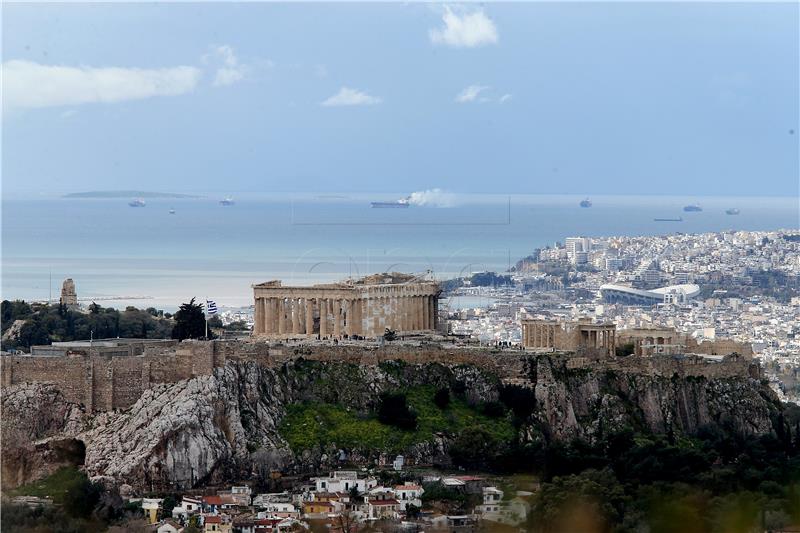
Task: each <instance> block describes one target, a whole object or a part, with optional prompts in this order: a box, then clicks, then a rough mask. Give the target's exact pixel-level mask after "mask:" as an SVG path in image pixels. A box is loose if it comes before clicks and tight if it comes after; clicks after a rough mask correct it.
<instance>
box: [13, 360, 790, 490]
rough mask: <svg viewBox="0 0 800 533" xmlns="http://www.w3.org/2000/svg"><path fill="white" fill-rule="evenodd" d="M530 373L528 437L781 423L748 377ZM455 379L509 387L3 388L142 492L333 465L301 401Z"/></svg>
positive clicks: (355, 369) (432, 378)
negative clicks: (296, 436)
mask: <svg viewBox="0 0 800 533" xmlns="http://www.w3.org/2000/svg"><path fill="white" fill-rule="evenodd" d="M520 377H521V378H522V379H521V380H519V384H520V385H518V386H524V388H526V389H527V390H528V391H531V392H532V394H529V397H530V402H531V404H532V405H531V412H532V414H531V415H530V418H529V419H528V420H527V421H526V423H525V424H524V425H523V427H522V431H521V435H522V436H523V437H522V438H523V439H547V440H569V439H572V438H581V439H585V440H588V441H593V440H594V439H597V438H598V437H600V436H602V435H604V434H605V433H607V432H609V431H614V430H616V429H620V428H622V427H626V426H628V427H633V428H635V429H638V430H641V431H652V432H655V433H664V432H667V431H673V432H676V433H685V434H692V433H694V432H696V431H697V430H698V429H699V428H701V427H702V426H705V425H724V426H725V427H726V428H729V429H731V430H733V431H736V432H738V433H742V434H765V433H770V432H772V431H773V422H772V420H773V418H774V417H775V416H776V414H777V413H778V411H779V410H780V404H779V402H778V401H777V398H776V397H775V396H774V394H773V393H772V392H771V391H770V390H769V389H768V387H766V386H762V385H761V384H760V383H759V382H758V381H756V380H752V379H750V378H745V377H737V378H724V379H713V380H709V379H706V378H695V377H680V378H679V377H677V376H652V375H643V374H635V373H627V372H625V373H623V372H612V371H604V372H601V371H597V370H594V371H592V370H586V369H580V370H568V369H567V368H566V366H565V364H564V360H562V359H559V358H557V357H546V356H540V357H538V358H531V359H529V360H527V364H526V371H525V375H524V376H520ZM455 383H460V384H463V385H464V386H465V396H466V398H467V399H468V400H471V401H475V402H480V401H487V400H496V399H497V398H498V396H499V393H500V390H501V387H503V385H502V383H501V381H500V380H499V379H498V378H497V377H496V376H494V375H492V374H490V373H487V372H486V371H484V370H480V369H478V368H476V367H471V366H467V365H441V364H428V365H414V364H408V363H397V364H395V363H382V364H379V365H355V364H346V363H333V362H324V363H323V362H311V361H304V360H302V359H300V360H294V361H290V362H288V363H285V364H283V365H280V366H277V367H274V368H273V367H263V366H259V365H257V364H255V363H252V362H228V363H227V364H226V365H225V366H224V367H222V368H218V369H216V370H215V372H214V375H212V376H205V377H198V378H194V379H191V380H185V381H181V382H178V383H174V384H169V385H158V386H155V387H153V388H151V389H149V390H147V391H146V392H145V393H144V394H143V395H142V397H141V398H140V399H139V400H138V401H137V402H136V403H135V404H134V405H133V406H132V407H131V408H130V409H128V410H126V411H124V412H116V413H114V412H109V413H101V414H95V415H93V416H86V415H84V414H83V412H82V410H81V409H79V408H78V407H77V406H74V405H71V404H68V403H66V402H64V401H63V399H61V400H59V399H58V397H57V395H58V393H57V392H53V391H52V389H48V388H46V387H45V388H40V389H36V390H34V389H31V388H25V387H29V386H14V387H11V388H9V389H7V390H4V391H3V428H4V431H5V428H6V427H7V426H6V424H11V427H15V428H20V431H27V433H25V435H27V438H29V439H31V440H35V439H39V438H42V437H47V436H52V435H58V436H59V438H70V437H74V438H75V439H79V440H80V441H81V442H83V443H85V464H86V469H87V471H88V473H89V474H90V475H92V476H105V477H110V478H113V479H114V480H115V481H116V482H118V483H127V484H130V485H132V486H134V487H135V488H137V489H139V490H149V489H152V488H155V489H164V488H172V489H180V488H186V487H189V486H192V485H199V484H204V483H210V482H215V481H224V480H234V479H246V478H248V477H250V476H251V475H252V473H253V472H254V470H257V469H260V468H280V469H283V470H290V471H311V470H313V469H316V468H322V467H326V466H330V465H331V464H332V462H333V461H334V459H335V457H336V454H337V452H338V450H337V449H336V448H334V447H331V448H330V449H314V450H291V449H290V448H289V446H288V444H287V443H286V442H285V441H284V440H283V438H282V437H281V436H280V435H279V433H278V426H279V424H280V421H281V419H282V417H283V415H284V414H285V412H286V408H287V406H288V405H290V404H291V403H293V402H298V401H305V400H309V401H319V402H327V403H335V404H339V405H342V406H345V407H347V408H349V409H352V410H354V411H367V410H369V409H374V408H375V406H376V405H377V402H378V398H379V395H380V394H381V393H382V392H384V391H387V390H392V389H397V388H405V387H411V386H415V385H433V386H437V387H439V386H444V385H450V386H452V385H453V384H455ZM53 394H56V397H52V395H53ZM31 405H33V406H34V407H33V408H32V407H31ZM51 406H52V407H51ZM37 409H38V411H37ZM32 413H40V415H41V413H45V416H44V418H43V420H45V422H44V429H42V428H41V423H40V422H37V420H39V419H40V418H39V416H40V415H34V414H32ZM65 421H66V422H65ZM37 424H39V425H37ZM31 428H33V429H31ZM451 437H452V436H449V435H446V434H440V435H433V436H432V437H431V439H430V441H429V442H423V443H419V444H417V445H415V446H413V447H412V449H409V450H408V451H407V455H408V456H409V457H412V458H414V459H416V460H419V461H439V460H441V459H442V458H443V457H446V455H447V449H448V446H449V443H450V440H451ZM350 452H351V455H350V458H351V459H358V458H359V457H361V458H366V456H367V455H370V456H371V457H374V454H373V452H380V450H350ZM4 468H5V465H4ZM4 473H5V470H4Z"/></svg>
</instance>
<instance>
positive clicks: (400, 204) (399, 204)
mask: <svg viewBox="0 0 800 533" xmlns="http://www.w3.org/2000/svg"><path fill="white" fill-rule="evenodd" d="M370 205H371V206H372V207H373V208H375V209H387V208H388V209H392V208H404V207H408V206H409V205H411V204H410V203H409V202H408V198H400V199H399V200H395V201H394V202H371V203H370Z"/></svg>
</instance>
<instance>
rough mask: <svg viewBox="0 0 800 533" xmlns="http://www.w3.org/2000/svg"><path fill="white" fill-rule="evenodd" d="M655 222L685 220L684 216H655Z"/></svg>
mask: <svg viewBox="0 0 800 533" xmlns="http://www.w3.org/2000/svg"><path fill="white" fill-rule="evenodd" d="M653 220H654V221H655V222H683V217H678V218H654V219H653Z"/></svg>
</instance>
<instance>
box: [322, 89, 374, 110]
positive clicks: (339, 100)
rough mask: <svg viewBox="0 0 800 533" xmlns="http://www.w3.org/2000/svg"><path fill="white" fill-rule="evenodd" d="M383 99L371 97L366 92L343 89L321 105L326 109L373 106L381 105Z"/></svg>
mask: <svg viewBox="0 0 800 533" xmlns="http://www.w3.org/2000/svg"><path fill="white" fill-rule="evenodd" d="M380 103H381V99H380V98H378V97H377V96H371V95H369V94H367V93H365V92H362V91H358V90H356V89H350V88H349V87H342V88H341V89H339V92H338V93H336V94H334V95H333V96H331V97H330V98H328V99H327V100H325V101H324V102H322V103H321V104H320V105H323V106H325V107H337V106H347V105H373V104H380Z"/></svg>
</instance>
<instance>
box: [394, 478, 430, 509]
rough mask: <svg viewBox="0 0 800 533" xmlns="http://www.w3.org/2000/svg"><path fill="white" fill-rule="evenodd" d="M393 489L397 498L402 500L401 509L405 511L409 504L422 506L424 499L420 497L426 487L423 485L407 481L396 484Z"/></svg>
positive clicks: (399, 500)
mask: <svg viewBox="0 0 800 533" xmlns="http://www.w3.org/2000/svg"><path fill="white" fill-rule="evenodd" d="M393 490H394V494H395V498H396V499H397V501H398V502H400V510H401V511H405V510H406V508H408V506H409V505H413V506H415V507H422V499H420V497H421V496H422V493H423V492H425V489H423V488H422V486H421V485H415V484H412V483H406V484H404V485H395V486H394V489H393Z"/></svg>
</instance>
